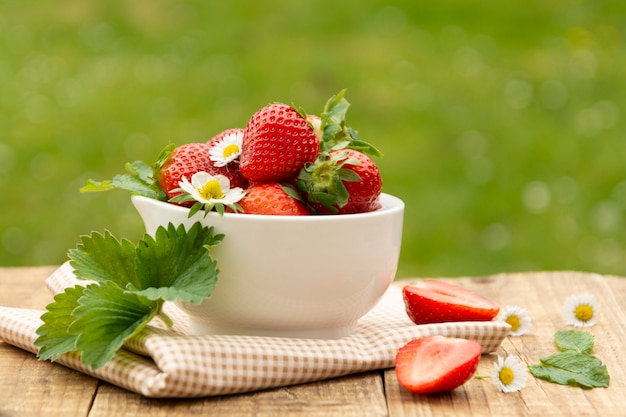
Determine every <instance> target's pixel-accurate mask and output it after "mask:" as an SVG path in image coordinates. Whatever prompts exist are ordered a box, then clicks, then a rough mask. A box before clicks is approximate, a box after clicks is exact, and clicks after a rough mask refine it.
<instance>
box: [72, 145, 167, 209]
mask: <svg viewBox="0 0 626 417" xmlns="http://www.w3.org/2000/svg"><path fill="white" fill-rule="evenodd" d="M173 147H174V145H172V144H170V145H168V146H166V147H165V148H164V149H163V150H162V151H161V153H160V154H159V157H158V160H157V162H156V163H155V164H153V166H150V165H148V164H146V163H145V162H142V161H135V162H132V163H127V164H126V171H128V173H126V174H118V175H115V176H113V178H112V179H110V180H104V181H95V180H92V179H89V180H87V184H85V185H84V186H83V187H82V188H81V189H80V192H81V193H89V192H100V191H109V190H114V189H120V190H124V191H128V192H129V193H131V194H132V195H141V196H144V197H148V198H153V199H155V200H161V201H167V195H166V194H165V191H163V190H162V189H161V187H159V184H158V183H157V181H156V179H155V173H156V172H158V170H157V169H158V167H160V165H161V164H162V161H163V158H167V156H169V153H170V152H171V149H172V148H173Z"/></svg>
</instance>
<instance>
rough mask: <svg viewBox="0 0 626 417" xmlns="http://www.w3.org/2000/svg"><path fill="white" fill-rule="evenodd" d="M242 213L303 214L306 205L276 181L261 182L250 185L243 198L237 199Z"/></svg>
mask: <svg viewBox="0 0 626 417" xmlns="http://www.w3.org/2000/svg"><path fill="white" fill-rule="evenodd" d="M239 205H240V206H241V208H242V210H243V213H246V214H269V215H276V216H304V215H308V214H309V211H308V210H307V208H306V206H305V205H304V204H303V203H302V202H300V201H298V200H296V199H295V198H294V197H293V196H291V195H289V193H287V192H286V191H285V190H284V189H283V186H282V185H281V184H279V183H277V182H263V183H258V184H255V185H252V186H250V187H249V188H248V189H247V190H246V195H245V197H244V198H242V199H241V200H239Z"/></svg>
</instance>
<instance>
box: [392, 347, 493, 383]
mask: <svg viewBox="0 0 626 417" xmlns="http://www.w3.org/2000/svg"><path fill="white" fill-rule="evenodd" d="M481 353H482V347H481V346H480V344H479V343H478V342H476V341H475V340H466V339H458V338H450V337H443V336H429V337H423V338H421V339H416V340H413V341H411V342H409V343H407V344H406V345H404V346H403V347H401V348H400V350H398V353H397V355H396V361H395V364H396V377H397V378H398V382H399V383H400V385H402V386H403V387H404V388H406V389H407V390H409V391H411V392H415V393H417V394H432V393H436V392H446V391H452V390H453V389H455V388H457V387H460V386H461V385H463V384H464V383H466V382H467V381H468V380H469V379H470V378H471V377H472V376H473V375H474V373H475V372H476V368H478V362H479V361H480V355H481Z"/></svg>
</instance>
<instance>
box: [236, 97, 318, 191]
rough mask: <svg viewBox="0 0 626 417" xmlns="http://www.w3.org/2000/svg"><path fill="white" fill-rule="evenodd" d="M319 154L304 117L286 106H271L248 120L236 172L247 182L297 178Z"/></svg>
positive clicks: (280, 104) (316, 138) (309, 126)
mask: <svg viewBox="0 0 626 417" xmlns="http://www.w3.org/2000/svg"><path fill="white" fill-rule="evenodd" d="M319 151H320V141H319V139H318V137H317V135H316V134H315V131H314V130H313V127H312V126H311V125H310V124H309V122H308V121H307V120H306V115H303V114H302V113H300V112H298V111H297V110H296V109H295V108H293V107H292V106H289V105H287V104H282V103H274V104H270V105H268V106H265V107H263V108H261V109H260V110H258V111H257V112H256V113H254V115H252V117H251V118H250V120H249V121H248V124H247V125H246V130H245V133H244V137H243V144H242V152H241V156H240V166H239V169H240V170H241V174H242V175H243V176H244V177H245V178H247V179H248V180H249V181H251V182H273V181H282V180H286V179H288V178H290V177H293V176H295V175H297V174H298V172H299V171H300V169H301V168H302V167H303V166H304V164H305V163H306V162H312V161H313V160H315V158H316V157H317V154H318V153H319Z"/></svg>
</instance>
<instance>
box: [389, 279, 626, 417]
mask: <svg viewBox="0 0 626 417" xmlns="http://www.w3.org/2000/svg"><path fill="white" fill-rule="evenodd" d="M456 282H457V283H459V284H460V285H462V286H464V287H466V288H469V289H472V290H473V291H476V292H478V293H480V294H482V295H484V296H486V297H488V298H489V299H492V300H494V301H495V302H497V303H498V304H500V305H502V306H503V305H506V304H515V305H519V306H522V307H524V308H526V309H527V310H528V312H529V314H530V316H531V319H532V321H533V329H532V333H531V334H530V335H526V336H522V337H509V338H507V340H505V341H504V343H503V344H502V347H501V348H500V350H499V351H498V352H497V353H498V354H500V355H506V354H509V353H511V354H515V355H518V356H519V357H521V358H522V359H523V360H524V361H525V362H526V363H527V364H536V363H539V359H540V358H541V357H543V356H548V355H550V354H552V353H555V352H556V348H555V346H554V343H553V335H554V333H555V332H556V331H558V330H565V329H569V328H571V327H570V326H566V325H565V323H564V321H563V315H562V312H561V307H562V304H563V302H564V301H565V299H566V298H567V297H568V296H569V295H571V294H578V293H582V292H589V293H592V294H594V295H595V296H596V298H597V300H598V301H599V302H600V304H601V311H600V319H599V322H598V324H597V325H596V326H594V327H592V328H587V329H584V330H587V331H589V332H590V333H591V334H593V335H594V337H595V340H596V344H595V350H594V354H595V355H596V356H597V357H599V358H600V359H601V360H602V361H603V362H604V363H605V365H606V366H607V368H608V371H609V374H610V375H611V383H610V386H609V388H597V389H593V390H582V389H580V388H574V387H569V386H562V385H557V384H552V383H549V382H546V381H542V380H538V379H535V378H533V377H532V376H529V380H528V383H527V386H526V388H524V389H523V390H522V391H521V392H518V393H512V394H503V393H500V392H498V391H497V388H496V386H495V384H493V382H492V381H491V380H490V379H472V380H470V381H469V382H468V383H467V384H465V385H464V386H462V387H460V388H458V389H456V390H454V391H453V392H451V393H446V394H441V395H432V396H420V395H415V394H412V393H410V392H408V391H406V390H404V389H403V388H401V387H400V386H399V384H398V382H397V379H396V377H395V372H394V371H393V370H388V371H386V372H385V390H386V395H387V401H388V406H389V414H390V416H394V417H395V416H433V415H436V416H484V417H488V416H503V415H516V416H531V415H532V416H537V415H546V416H557V415H558V416H560V415H562V416H573V415H589V416H591V415H594V416H595V415H603V416H616V415H623V410H624V409H626V395H625V394H626V368H624V367H622V365H621V364H622V363H623V362H624V361H625V360H626V352H625V351H624V349H623V347H624V340H626V330H625V328H624V325H623V323H625V322H626V279H625V278H618V277H602V276H599V275H596V274H588V273H577V272H541V273H525V274H500V275H497V276H492V277H486V278H482V279H481V278H474V279H471V278H460V279H459V280H458V281H456ZM494 361H495V355H485V356H483V358H482V359H481V362H480V364H479V368H478V371H477V375H489V373H490V371H491V369H492V368H493V363H494Z"/></svg>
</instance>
